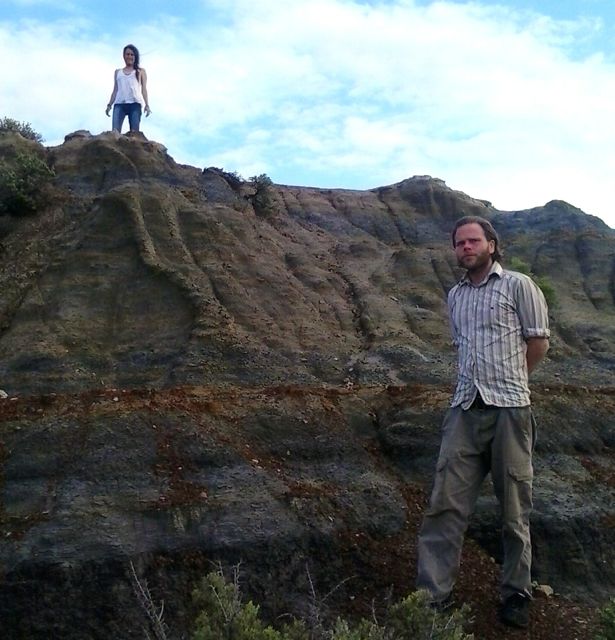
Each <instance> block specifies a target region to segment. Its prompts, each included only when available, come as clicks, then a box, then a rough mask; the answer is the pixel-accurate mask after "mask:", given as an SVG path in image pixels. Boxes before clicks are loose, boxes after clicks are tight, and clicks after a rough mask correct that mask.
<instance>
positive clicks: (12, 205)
mask: <svg viewBox="0 0 615 640" xmlns="http://www.w3.org/2000/svg"><path fill="white" fill-rule="evenodd" d="M53 175H54V174H53V171H52V170H51V169H50V168H49V167H48V166H47V165H46V164H45V162H44V160H42V159H41V158H40V157H39V156H38V155H37V154H35V153H32V152H30V151H28V152H18V153H17V154H16V155H15V157H14V158H11V160H3V159H0V215H2V214H9V215H14V216H20V215H27V214H30V213H33V212H34V211H35V210H36V209H37V207H38V205H39V204H40V202H41V198H42V194H43V188H44V186H45V185H46V184H47V183H48V182H49V181H50V180H51V178H52V177H53Z"/></svg>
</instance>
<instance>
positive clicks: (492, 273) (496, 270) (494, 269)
mask: <svg viewBox="0 0 615 640" xmlns="http://www.w3.org/2000/svg"><path fill="white" fill-rule="evenodd" d="M503 272H504V269H502V265H501V264H500V263H499V262H497V261H496V260H494V261H493V264H492V265H491V269H489V273H488V274H487V275H486V276H485V278H484V279H483V280H482V281H481V282H479V283H478V284H472V281H471V280H470V278H469V277H468V273H467V271H466V273H465V274H464V276H463V278H461V280H460V281H459V284H468V285H470V286H473V287H482V286H483V285H484V284H485V283H486V282H488V281H489V279H490V278H492V277H497V278H501V277H502V273H503Z"/></svg>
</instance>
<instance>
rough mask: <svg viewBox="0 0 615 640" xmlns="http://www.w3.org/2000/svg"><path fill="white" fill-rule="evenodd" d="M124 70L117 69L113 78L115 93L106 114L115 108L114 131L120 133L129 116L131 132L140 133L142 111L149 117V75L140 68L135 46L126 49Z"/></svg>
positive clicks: (124, 52)
mask: <svg viewBox="0 0 615 640" xmlns="http://www.w3.org/2000/svg"><path fill="white" fill-rule="evenodd" d="M123 55H124V64H125V66H124V68H123V69H116V70H115V74H114V76H113V91H112V92H111V97H110V98H109V104H108V105H107V109H106V111H105V113H106V114H107V115H109V111H110V110H111V107H113V120H112V122H113V130H114V131H117V132H118V133H120V132H121V131H122V124H123V122H124V118H125V117H126V116H128V124H129V125H130V130H131V131H139V124H140V123H141V110H142V109H143V110H144V111H145V116H146V117H147V116H149V114H150V113H151V110H150V108H149V104H148V101H147V73H145V69H142V68H141V67H140V66H139V50H138V49H137V47H135V46H134V45H133V44H127V45H126V46H125V47H124V51H123Z"/></svg>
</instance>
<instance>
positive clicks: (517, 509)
mask: <svg viewBox="0 0 615 640" xmlns="http://www.w3.org/2000/svg"><path fill="white" fill-rule="evenodd" d="M442 430H443V433H442V444H441V446H440V455H439V457H438V462H437V465H436V475H435V479H434V487H433V491H432V494H431V499H430V502H429V506H428V508H427V510H426V512H425V517H424V520H423V525H422V527H421V530H420V533H419V543H418V577H417V588H419V589H426V590H427V591H429V592H430V593H431V595H432V598H433V600H434V601H436V602H439V601H442V600H444V599H446V598H447V597H448V595H449V594H450V593H451V591H452V590H453V586H454V584H455V580H456V577H457V573H458V571H459V562H460V557H461V547H462V544H463V537H464V534H465V532H466V529H467V526H468V519H469V517H470V515H471V514H472V512H473V511H474V507H475V505H476V500H477V498H478V493H479V489H480V486H481V484H482V482H483V480H484V479H485V476H486V475H487V473H489V472H491V477H492V479H493V485H494V489H495V494H496V497H497V499H498V501H499V504H500V515H501V522H502V541H503V546H504V563H503V568H502V583H501V595H502V598H506V597H508V596H509V595H511V594H513V593H523V594H525V595H527V596H529V597H531V577H530V569H531V562H532V548H531V541H530V522H529V520H530V512H531V510H532V479H533V468H532V452H533V449H534V442H535V436H536V429H535V422H534V419H533V416H532V413H531V410H530V407H529V406H527V407H486V408H482V409H475V408H470V409H468V410H467V411H464V410H462V409H461V408H460V407H454V408H452V409H449V411H448V412H447V414H446V416H445V418H444V423H443V429H442Z"/></svg>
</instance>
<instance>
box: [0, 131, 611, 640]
mask: <svg viewBox="0 0 615 640" xmlns="http://www.w3.org/2000/svg"><path fill="white" fill-rule="evenodd" d="M26 145H27V146H28V148H32V149H33V150H34V152H35V153H39V154H41V156H42V157H44V158H45V159H46V160H47V162H48V163H49V165H50V166H51V167H52V168H53V169H54V171H55V178H54V181H53V185H52V187H51V190H50V193H49V197H48V199H47V204H46V206H45V207H43V208H41V209H40V210H39V211H37V213H36V214H35V215H31V216H22V217H15V216H6V215H5V216H0V243H1V245H0V251H1V253H0V389H2V390H4V391H5V392H6V394H7V395H8V397H7V398H6V399H3V400H0V491H1V495H2V502H1V503H0V536H1V537H2V540H3V544H2V546H1V547H0V621H1V622H2V624H3V625H4V629H6V631H5V633H6V634H8V635H6V636H3V637H7V638H22V637H27V638H38V637H43V636H44V635H45V636H48V635H49V629H50V628H51V629H53V631H54V633H56V635H57V637H62V638H64V639H70V638H80V639H83V638H92V639H94V638H102V637H106V638H108V637H113V638H132V637H138V636H139V633H140V627H141V620H140V617H139V609H138V604H137V603H136V602H135V601H134V598H133V596H132V593H131V588H130V581H129V579H128V573H127V567H128V562H129V560H130V559H132V560H133V561H134V562H135V564H136V565H137V567H138V568H139V570H140V571H141V572H142V574H143V575H145V576H147V578H148V580H149V581H150V584H152V585H155V589H156V592H157V593H159V594H160V596H161V597H163V598H164V600H165V602H166V611H167V612H168V616H169V621H170V622H172V624H173V625H174V627H175V628H177V629H179V630H182V631H185V630H186V629H187V627H188V626H189V620H190V607H189V605H188V603H189V592H190V588H191V585H192V584H193V581H194V580H195V579H196V578H198V576H200V575H202V573H204V572H205V571H207V570H208V567H211V562H216V561H222V562H223V563H225V564H227V565H230V564H233V563H236V562H239V561H241V562H242V566H243V567H244V571H245V575H246V583H247V584H246V588H247V590H248V592H249V593H250V594H251V595H252V596H253V597H254V598H255V599H256V600H258V601H259V602H261V603H262V604H263V607H264V610H265V611H266V613H267V614H268V615H269V616H271V617H275V616H277V615H279V614H281V613H284V612H287V611H292V612H294V613H301V607H302V606H304V605H302V603H303V602H304V601H305V594H306V591H307V584H306V567H309V571H310V575H311V576H313V577H314V579H315V580H316V583H317V584H318V585H319V587H320V588H321V589H322V592H323V593H327V592H328V591H329V590H330V589H331V588H332V587H334V586H335V585H337V584H338V583H340V581H341V580H344V579H346V578H352V579H349V580H348V582H347V583H344V588H343V589H338V590H337V591H336V596H335V599H334V602H332V606H334V608H336V609H338V610H340V611H345V610H348V611H349V612H351V613H352V612H354V613H369V610H370V607H371V604H372V598H373V597H374V596H378V595H380V596H382V595H384V592H385V591H386V590H387V588H388V587H392V588H393V590H394V592H395V594H397V595H403V594H404V593H407V592H408V591H409V590H411V589H412V581H413V577H414V575H413V572H414V562H415V556H414V554H415V550H414V538H415V535H416V527H417V526H418V523H419V522H420V513H421V511H422V508H423V506H424V500H425V493H426V491H427V490H428V487H429V483H430V479H431V474H432V472H433V463H434V459H435V455H436V452H437V447H438V440H439V433H438V432H439V422H440V417H441V415H442V412H443V411H444V409H445V407H446V404H447V401H448V398H449V394H450V391H451V386H452V384H453V381H454V375H455V358H454V353H453V351H452V348H451V346H450V341H449V334H448V325H447V319H446V304H445V296H446V292H447V291H448V289H449V288H450V287H451V286H452V285H453V284H454V283H455V282H456V280H457V279H458V277H459V275H460V274H459V271H458V269H457V267H456V264H455V260H454V256H453V254H452V251H451V250H450V229H451V228H452V225H453V223H454V221H455V219H457V218H458V217H459V216H460V215H462V214H478V215H482V216H484V217H487V218H489V219H490V220H492V222H493V223H494V225H495V226H496V228H497V229H498V231H499V232H500V234H501V237H502V239H503V242H504V249H505V252H506V254H507V256H508V257H509V258H513V257H514V258H517V259H520V260H523V261H524V262H525V263H527V264H528V265H529V266H530V267H531V269H532V271H533V272H534V273H535V274H536V275H537V276H541V277H543V278H546V279H547V280H548V282H549V283H550V284H551V285H552V287H553V289H554V291H555V294H556V303H555V304H554V305H553V306H552V309H551V316H552V323H553V340H552V348H551V351H550V352H549V357H548V360H547V362H546V363H545V364H544V366H542V367H541V369H540V370H539V371H538V372H537V374H536V375H535V377H534V380H533V397H534V403H535V408H536V414H537V418H538V421H539V428H540V435H539V443H538V449H537V454H538V455H537V465H536V466H537V475H536V489H535V501H536V510H535V514H534V518H533V535H534V544H535V562H534V572H535V577H536V580H537V581H538V582H541V583H548V584H550V585H551V586H553V587H554V588H555V590H556V592H557V593H558V594H559V596H558V598H555V599H551V600H546V601H544V602H543V601H539V602H537V607H536V609H535V612H534V618H533V624H534V630H533V635H532V636H531V637H532V638H544V639H547V638H556V637H557V638H559V639H563V640H565V639H566V638H570V639H572V638H574V637H578V638H584V637H588V636H587V635H583V634H587V624H588V622H587V621H588V620H589V619H590V618H591V616H592V614H591V607H592V606H594V605H596V604H599V603H602V602H604V601H605V600H606V598H608V597H609V595H612V594H613V593H614V592H615V577H614V576H615V571H614V569H615V528H614V523H615V506H614V504H615V503H614V500H613V498H614V492H615V418H614V416H615V382H614V375H615V231H614V230H612V229H610V228H608V227H607V226H606V225H605V224H604V223H602V222H601V221H600V220H598V219H597V218H593V217H591V216H588V215H586V214H584V213H583V212H582V211H580V210H578V209H576V208H574V207H573V206H571V205H569V204H567V203H564V202H561V201H552V202H550V203H548V204H547V205H545V206H544V207H537V208H535V209H531V210H528V211H519V212H503V211H498V210H496V209H494V208H493V207H492V206H491V204H490V203H488V202H486V201H482V200H479V199H475V198H472V197H470V196H468V195H466V194H463V193H461V192H458V191H454V190H451V189H449V188H448V187H447V186H446V184H445V183H444V182H443V181H442V180H438V179H434V178H430V177H428V176H415V177H414V178H409V179H408V180H405V181H403V182H401V183H398V184H395V185H390V186H385V187H380V188H374V189H371V190H367V191H349V190H341V189H335V190H330V189H316V188H308V187H293V186H284V185H275V184H271V185H269V184H267V182H266V181H261V182H258V181H243V180H240V179H239V178H238V177H237V176H235V175H233V174H231V173H227V172H225V171H223V170H220V169H215V168H209V169H205V170H200V169H197V168H194V167H189V166H183V165H178V164H177V163H175V162H174V160H173V159H172V158H171V157H170V156H169V155H168V153H167V152H166V149H165V148H164V147H163V146H162V145H160V144H157V143H155V142H150V141H147V140H145V139H144V138H142V137H136V138H130V137H120V136H117V135H115V134H112V133H108V134H102V135H98V136H91V135H90V134H88V133H87V132H77V133H76V134H73V135H71V136H67V140H66V142H65V143H64V144H63V145H60V146H58V147H53V148H49V149H45V148H43V147H40V146H37V145H33V143H32V144H30V143H28V142H27V141H25V140H23V139H21V138H20V137H19V136H4V137H2V138H0V154H2V155H5V156H10V154H11V153H14V152H15V150H16V149H19V148H22V147H24V146H26ZM470 537H471V540H470V541H469V544H468V545H467V550H466V555H465V556H464V558H465V559H464V562H465V565H466V567H467V568H468V569H467V571H466V574H467V575H466V577H465V578H464V582H463V583H462V585H461V587H460V593H462V594H465V596H466V597H467V599H468V600H469V601H470V602H471V603H472V604H473V605H474V606H475V607H478V608H479V609H480V611H481V615H479V616H477V621H476V623H475V625H476V626H475V630H476V633H477V634H480V635H477V637H479V638H496V637H497V638H499V637H502V634H503V633H504V632H503V631H502V629H500V628H499V627H498V626H497V625H496V623H495V617H494V616H495V610H494V606H492V604H493V603H494V602H495V597H496V596H495V593H494V589H493V585H494V584H495V583H496V581H497V564H496V563H494V562H493V561H492V559H491V558H494V559H495V560H496V562H497V560H498V554H499V533H498V530H497V518H496V511H495V504H494V501H493V499H492V498H491V494H490V493H489V491H488V488H486V491H485V495H484V496H483V497H482V498H481V500H480V504H479V508H478V511H477V514H476V517H475V518H474V519H473V521H472V525H471V531H470ZM264 594H266V597H265V595H264ZM567 598H569V599H571V600H568V599H567ZM67 602H70V603H71V604H70V605H67ZM570 602H574V603H577V604H576V605H575V606H578V607H579V609H578V610H577V609H576V608H574V607H573V606H572V605H571V604H569V603H570ZM485 603H488V604H487V605H485ZM554 611H557V612H558V615H557V617H558V620H560V622H558V623H554V622H553V618H554V617H555V613H554ZM545 620H547V623H545ZM566 634H568V635H566ZM178 635H179V634H178ZM511 637H513V636H511ZM514 637H524V636H519V635H518V634H517V635H516V636H514ZM528 637H529V636H528Z"/></svg>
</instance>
